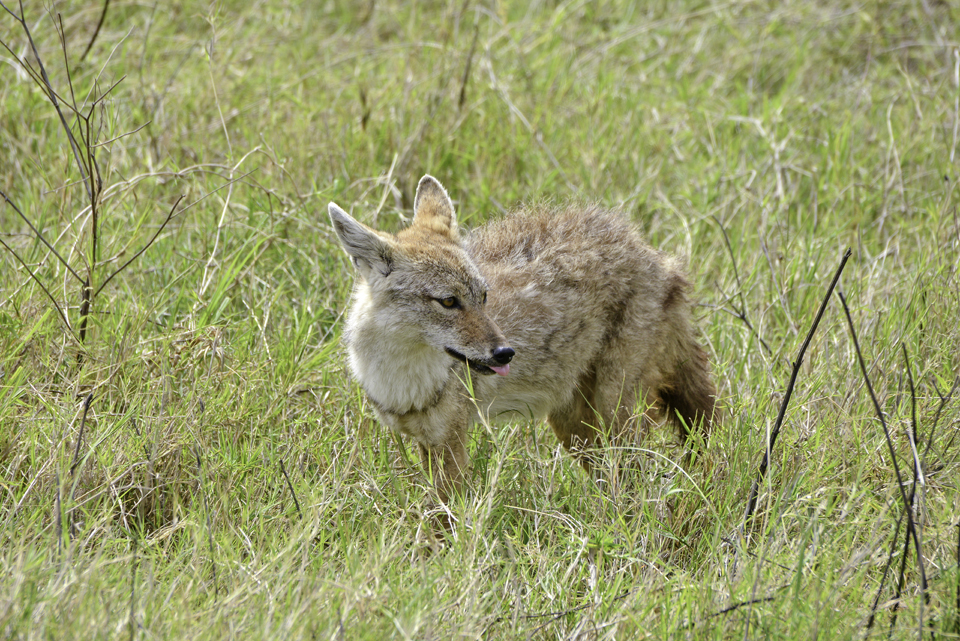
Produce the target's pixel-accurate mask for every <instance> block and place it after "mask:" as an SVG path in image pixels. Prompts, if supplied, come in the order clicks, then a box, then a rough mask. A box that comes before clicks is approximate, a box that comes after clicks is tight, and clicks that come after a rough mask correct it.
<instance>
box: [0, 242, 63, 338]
mask: <svg viewBox="0 0 960 641" xmlns="http://www.w3.org/2000/svg"><path fill="white" fill-rule="evenodd" d="M0 245H3V248H4V249H6V250H7V251H8V252H10V253H11V254H13V257H14V258H16V259H17V262H18V263H20V264H21V265H23V268H24V269H25V270H27V274H29V275H30V278H32V279H33V282H35V283H36V284H37V285H38V286H39V287H40V289H41V290H43V293H44V294H46V295H47V298H49V299H50V302H51V303H53V308H54V309H56V310H57V314H59V316H60V320H62V321H63V325H64V326H65V327H66V328H67V331H69V332H70V334H71V335H72V336H73V338H74V339H76V340H77V341H79V340H80V339H79V338H77V335H76V334H74V333H73V327H71V326H70V321H68V320H67V316H66V314H64V313H63V310H62V309H60V305H59V304H58V303H57V300H56V299H55V298H54V297H53V294H51V293H50V290H48V289H47V288H46V287H44V285H43V283H41V282H40V279H39V278H37V275H36V274H34V273H33V271H32V270H31V269H30V268H29V267H28V266H27V264H26V263H25V262H23V259H22V258H20V256H19V255H18V254H17V252H15V251H13V248H12V247H10V245H8V244H7V243H6V242H4V240H3V238H0Z"/></svg>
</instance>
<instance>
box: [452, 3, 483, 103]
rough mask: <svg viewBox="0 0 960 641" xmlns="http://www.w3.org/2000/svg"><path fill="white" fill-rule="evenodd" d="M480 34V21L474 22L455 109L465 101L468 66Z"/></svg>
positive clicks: (470, 63)
mask: <svg viewBox="0 0 960 641" xmlns="http://www.w3.org/2000/svg"><path fill="white" fill-rule="evenodd" d="M479 35H480V23H479V22H476V23H475V24H474V27H473V42H472V43H470V53H468V54H467V65H466V67H464V69H463V80H462V81H461V82H460V99H459V100H458V101H457V110H458V111H460V110H462V109H463V103H465V102H466V101H467V81H469V80H470V67H471V65H472V64H473V53H474V51H476V49H477V37H478V36H479Z"/></svg>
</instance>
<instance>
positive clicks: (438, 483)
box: [420, 430, 468, 503]
mask: <svg viewBox="0 0 960 641" xmlns="http://www.w3.org/2000/svg"><path fill="white" fill-rule="evenodd" d="M457 431H458V432H459V430H457ZM464 441H466V434H465V433H454V434H451V435H450V438H448V439H447V440H446V442H445V443H442V444H440V445H423V444H421V445H420V455H421V458H422V459H423V466H424V468H425V471H426V473H427V476H428V478H430V479H431V480H432V481H433V484H434V487H435V488H436V489H437V496H438V497H439V498H440V500H441V501H442V502H443V503H447V502H449V500H450V499H451V498H452V497H453V496H454V495H455V494H456V493H458V492H459V491H460V489H461V488H462V487H463V478H464V476H465V474H466V472H467V469H468V461H467V448H466V444H465V442H464Z"/></svg>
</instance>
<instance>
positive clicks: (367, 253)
mask: <svg viewBox="0 0 960 641" xmlns="http://www.w3.org/2000/svg"><path fill="white" fill-rule="evenodd" d="M327 210H328V211H329V213H330V222H331V223H333V229H334V231H336V232H337V237H338V238H339V239H340V244H341V245H343V248H344V250H346V252H347V254H349V255H350V259H351V260H352V261H353V264H354V265H356V267H357V269H359V270H360V274H361V275H362V276H363V277H364V278H365V279H366V280H367V282H370V278H371V277H377V276H387V275H389V274H390V272H391V271H393V265H394V260H395V253H396V251H395V248H394V245H393V243H392V242H390V240H389V239H387V238H385V237H383V236H381V235H380V234H378V233H377V232H376V231H374V230H372V229H370V228H369V227H367V226H366V225H364V224H363V223H359V222H357V221H356V220H355V219H354V218H353V216H351V215H350V214H348V213H347V212H345V211H343V210H342V209H340V208H339V207H337V205H336V204H335V203H330V204H329V205H328V206H327Z"/></svg>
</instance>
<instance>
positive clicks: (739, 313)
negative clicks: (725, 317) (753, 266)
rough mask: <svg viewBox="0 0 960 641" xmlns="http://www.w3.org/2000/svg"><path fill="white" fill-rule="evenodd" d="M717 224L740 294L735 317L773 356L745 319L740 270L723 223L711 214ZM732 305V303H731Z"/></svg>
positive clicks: (745, 305) (734, 309) (745, 309)
mask: <svg viewBox="0 0 960 641" xmlns="http://www.w3.org/2000/svg"><path fill="white" fill-rule="evenodd" d="M711 218H713V219H714V220H715V221H716V223H717V225H718V226H719V227H720V232H721V233H722V234H723V242H724V243H726V245H727V252H729V254H730V261H731V262H732V263H733V277H734V278H736V279H737V295H738V296H740V309H737V308H736V307H734V308H733V311H734V312H736V316H737V318H739V319H740V320H742V321H743V324H744V325H746V326H747V329H749V330H750V331H751V332H753V335H754V336H756V337H757V340H758V341H760V345H761V346H763V349H765V350H767V356H773V351H772V350H771V349H770V346H769V345H767V341H765V340H763V337H762V336H760V333H759V332H758V331H757V330H756V329H754V328H753V324H752V323H751V322H750V321H749V320H748V319H747V303H746V301H744V299H743V283H741V282H740V272H739V270H738V269H737V257H736V256H735V255H734V253H733V246H732V245H731V244H730V238H729V237H728V236H727V230H726V228H724V226H723V223H722V222H720V219H719V218H717V217H716V216H711ZM731 307H732V305H731Z"/></svg>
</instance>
